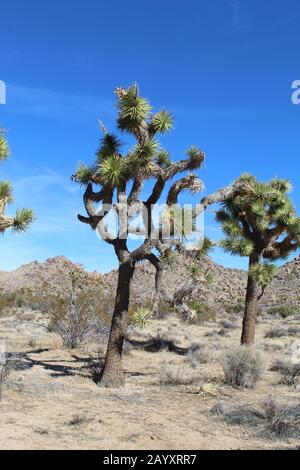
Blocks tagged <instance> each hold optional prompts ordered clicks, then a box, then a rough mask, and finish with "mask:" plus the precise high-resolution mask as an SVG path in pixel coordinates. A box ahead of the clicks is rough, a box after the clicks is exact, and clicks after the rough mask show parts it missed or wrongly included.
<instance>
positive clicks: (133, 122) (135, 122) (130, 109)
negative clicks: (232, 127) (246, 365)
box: [118, 84, 151, 133]
mask: <svg viewBox="0 0 300 470" xmlns="http://www.w3.org/2000/svg"><path fill="white" fill-rule="evenodd" d="M118 109H119V116H118V127H119V129H121V130H123V131H128V132H133V133H135V132H136V130H137V129H138V128H139V126H140V125H141V124H142V123H143V122H144V121H146V120H147V119H148V117H149V115H150V111H151V106H150V104H149V102H148V101H147V100H146V99H145V98H143V97H141V96H139V90H138V86H137V85H136V84H134V85H133V86H131V87H130V88H128V89H127V90H124V91H122V92H121V93H120V94H119V100H118Z"/></svg>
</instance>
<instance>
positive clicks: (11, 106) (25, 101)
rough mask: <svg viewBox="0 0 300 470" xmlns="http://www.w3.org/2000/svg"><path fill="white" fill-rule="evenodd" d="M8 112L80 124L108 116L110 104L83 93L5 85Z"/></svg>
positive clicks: (109, 101) (110, 110)
mask: <svg viewBox="0 0 300 470" xmlns="http://www.w3.org/2000/svg"><path fill="white" fill-rule="evenodd" d="M6 109H7V111H8V112H13V113H17V114H26V115H32V116H37V117H42V118H50V119H69V120H73V121H76V120H82V119H84V118H86V117H90V116H93V117H95V118H97V117H98V116H99V115H100V114H101V116H110V115H111V113H112V100H108V99H103V98H101V97H99V96H94V95H91V94H83V93H70V92H62V91H57V90H50V89H47V88H42V87H41V88H34V87H28V86H24V85H16V84H11V83H8V84H7V107H6Z"/></svg>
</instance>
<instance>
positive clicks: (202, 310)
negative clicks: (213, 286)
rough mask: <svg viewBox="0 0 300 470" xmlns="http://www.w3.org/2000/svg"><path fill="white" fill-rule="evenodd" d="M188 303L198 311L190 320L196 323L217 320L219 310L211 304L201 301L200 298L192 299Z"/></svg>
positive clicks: (192, 308)
mask: <svg viewBox="0 0 300 470" xmlns="http://www.w3.org/2000/svg"><path fill="white" fill-rule="evenodd" d="M187 305H188V307H189V308H190V309H191V310H194V312H195V313H196V315H195V316H193V318H191V320H190V322H191V323H193V324H195V325H197V324H199V323H202V322H204V321H211V320H212V321H215V320H216V319H217V311H216V310H215V308H214V307H213V306H212V305H210V304H206V303H204V302H200V301H199V300H191V301H190V302H187Z"/></svg>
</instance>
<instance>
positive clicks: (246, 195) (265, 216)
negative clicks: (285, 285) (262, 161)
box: [216, 174, 300, 345]
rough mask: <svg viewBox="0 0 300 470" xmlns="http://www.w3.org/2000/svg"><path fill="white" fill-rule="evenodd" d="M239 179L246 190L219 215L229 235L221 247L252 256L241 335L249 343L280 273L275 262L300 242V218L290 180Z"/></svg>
mask: <svg viewBox="0 0 300 470" xmlns="http://www.w3.org/2000/svg"><path fill="white" fill-rule="evenodd" d="M238 182H239V183H241V184H242V185H243V188H244V192H243V193H241V194H239V195H235V196H231V197H228V198H227V199H226V200H225V201H224V202H223V207H222V208H221V210H219V211H217V213H216V218H217V220H218V221H219V222H221V224H222V228H223V231H224V233H225V235H226V238H225V239H224V240H222V241H221V246H222V247H223V248H224V249H225V250H226V251H227V252H229V253H231V254H234V255H239V256H247V257H248V258H249V271H248V283H247V292H246V301H245V312H244V320H243V331H242V338H241V343H242V344H246V345H248V344H251V343H253V342H254V335H255V322H256V311H257V301H258V300H259V299H260V298H261V297H262V295H263V293H264V290H265V288H266V286H267V285H268V284H269V283H270V282H271V281H272V279H273V277H274V275H275V273H276V267H275V266H274V264H272V261H276V260H279V259H285V258H287V257H288V256H289V254H290V253H291V252H292V251H294V250H296V249H297V248H298V247H299V245H300V218H298V217H297V215H296V212H295V208H294V206H293V204H292V202H291V200H290V198H289V197H288V192H289V191H290V189H291V185H290V183H289V181H287V180H282V179H272V180H271V181H270V182H267V183H262V182H259V181H257V179H256V178H255V177H254V176H252V175H249V174H245V175H242V176H241V177H240V178H239V180H238ZM260 289H261V293H260Z"/></svg>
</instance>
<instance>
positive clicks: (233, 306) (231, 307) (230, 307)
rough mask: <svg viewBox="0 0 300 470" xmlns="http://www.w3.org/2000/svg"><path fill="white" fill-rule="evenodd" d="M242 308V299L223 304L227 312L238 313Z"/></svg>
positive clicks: (243, 306) (243, 305)
mask: <svg viewBox="0 0 300 470" xmlns="http://www.w3.org/2000/svg"><path fill="white" fill-rule="evenodd" d="M244 308H245V304H244V302H242V301H240V302H235V303H232V302H226V303H225V304H224V309H225V311H226V312H227V313H240V312H242V311H243V310H244Z"/></svg>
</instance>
